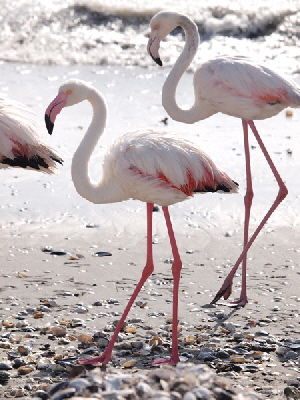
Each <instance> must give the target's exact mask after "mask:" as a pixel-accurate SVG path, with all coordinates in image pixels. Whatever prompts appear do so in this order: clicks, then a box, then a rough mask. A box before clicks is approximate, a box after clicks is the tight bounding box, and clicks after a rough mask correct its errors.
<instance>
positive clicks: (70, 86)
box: [45, 79, 92, 135]
mask: <svg viewBox="0 0 300 400" xmlns="http://www.w3.org/2000/svg"><path fill="white" fill-rule="evenodd" d="M91 88H92V87H91V86H89V85H87V83H86V82H83V81H81V80H79V79H69V80H68V81H66V82H64V83H63V84H62V85H61V86H60V87H59V90H58V95H57V96H56V97H55V99H54V100H53V101H52V102H51V103H50V104H49V106H48V107H47V109H46V112H45V123H46V128H47V130H48V133H49V134H50V135H51V134H52V132H53V128H54V122H55V119H56V117H57V115H58V114H59V113H60V112H61V110H62V109H63V108H64V107H69V106H73V105H74V104H77V103H80V102H81V101H84V100H86V99H87V98H88V94H89V92H90V91H91Z"/></svg>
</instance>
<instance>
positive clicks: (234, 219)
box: [0, 64, 300, 399]
mask: <svg viewBox="0 0 300 400" xmlns="http://www.w3.org/2000/svg"><path fill="white" fill-rule="evenodd" d="M1 69H2V70H3V71H2V72H3V76H5V81H6V85H5V86H4V85H2V88H1V91H2V93H5V94H7V95H8V96H9V97H11V98H14V99H16V100H19V101H22V102H24V103H25V104H27V105H29V106H31V107H32V108H33V109H34V110H35V111H36V112H37V113H38V115H39V116H40V124H41V126H42V128H41V134H42V135H44V136H45V137H46V131H45V128H44V127H43V115H44V110H45V108H46V106H47V105H48V103H49V102H50V101H51V100H52V99H53V97H54V96H55V95H56V92H57V87H58V86H59V84H60V83H61V82H62V81H63V80H64V79H66V78H67V77H78V78H81V79H86V80H88V81H91V82H92V83H93V84H95V86H96V87H98V88H99V89H100V90H101V91H102V92H103V94H104V96H105V97H106V100H107V104H108V107H109V117H108V122H107V130H106V134H105V135H104V136H103V137H102V138H101V141H100V144H99V147H98V148H97V150H96V151H95V155H94V156H93V157H92V160H91V168H90V169H91V175H92V177H93V179H95V180H97V179H98V176H101V160H102V157H103V154H104V153H105V151H106V150H107V148H108V146H109V144H110V143H112V142H113V141H114V140H115V138H117V137H118V136H119V135H121V134H123V133H124V132H126V131H128V130H135V129H139V128H142V127H149V126H150V127H162V128H166V129H171V130H174V131H176V132H181V133H182V134H185V135H186V136H187V137H188V138H189V139H190V140H193V141H195V142H196V143H198V145H199V146H201V148H202V149H203V150H204V151H206V152H207V153H208V154H209V155H210V156H211V157H212V158H213V160H214V161H215V162H216V164H218V166H219V167H221V168H223V169H224V170H225V171H226V172H227V173H229V174H230V175H231V176H232V177H233V178H234V179H235V180H237V181H238V182H239V184H240V193H239V194H236V195H223V194H205V195H199V196H195V197H194V198H193V199H191V200H189V201H186V202H184V203H181V204H177V205H174V206H172V207H171V208H170V212H171V218H172V220H173V222H174V228H175V233H176V238H177V241H178V245H179V249H180V251H181V254H182V259H183V264H184V268H183V271H182V283H181V289H182V292H181V294H180V309H179V316H180V323H181V326H182V332H181V334H180V337H181V339H182V343H183V344H182V349H181V350H182V351H181V353H188V354H191V356H190V358H189V356H187V355H183V356H182V357H183V361H193V362H203V360H201V357H200V358H199V354H200V353H201V348H203V347H205V346H204V345H205V343H207V342H211V341H212V339H218V340H215V341H214V343H217V347H218V348H219V349H222V350H224V349H230V348H232V347H234V346H235V345H236V343H237V342H236V340H235V339H234V335H235V334H236V333H238V332H241V333H242V335H249V337H248V338H247V337H246V336H245V337H244V336H243V338H242V340H244V341H246V340H248V341H250V343H251V346H252V347H251V346H250V345H249V346H250V347H251V349H252V350H253V348H254V347H253V345H254V344H257V343H259V344H260V345H261V346H262V348H261V349H260V350H259V351H261V355H260V356H258V355H257V358H256V359H255V358H254V359H252V360H251V361H250V362H248V361H247V362H246V361H245V362H244V363H241V367H243V368H242V371H238V372H237V371H234V370H227V371H225V370H224V371H222V368H221V367H219V370H218V369H217V368H216V366H215V365H213V364H214V363H212V364H211V365H210V367H211V368H212V369H213V370H218V371H219V373H220V374H221V375H225V376H226V377H227V378H228V379H230V380H231V381H232V382H233V383H234V384H236V385H241V386H243V387H246V386H248V387H250V388H251V389H253V390H256V391H257V392H258V393H262V395H263V397H266V398H274V399H275V398H278V399H279V398H282V393H283V389H284V388H285V387H286V386H288V385H289V384H290V383H291V382H294V384H295V385H297V384H298V383H300V380H299V378H300V372H299V362H300V353H299V352H298V351H297V344H298V339H299V331H300V327H299V321H300V320H299V315H298V309H299V301H300V296H299V288H298V286H299V266H300V247H299V243H300V217H299V187H298V186H299V185H297V184H295V183H296V182H297V179H298V178H297V176H298V175H296V174H298V172H299V163H300V157H299V152H300V150H299V149H300V146H299V145H300V136H299V115H300V114H299V110H294V111H293V117H291V118H287V117H286V115H285V113H284V112H283V113H281V114H280V115H279V116H277V117H274V118H272V119H270V120H267V121H259V122H258V123H257V127H258V129H259V131H260V132H261V133H262V136H263V138H264V140H265V144H266V146H267V148H268V149H269V151H270V154H271V156H272V158H273V159H274V162H275V164H276V166H278V169H279V171H280V173H281V175H282V176H283V178H284V181H285V182H286V184H287V187H288V188H289V195H288V198H287V199H286V200H285V201H284V202H283V204H281V205H280V207H279V209H278V210H277V211H276V213H275V214H274V216H273V217H272V218H271V219H270V221H269V223H268V224H267V226H266V227H265V228H264V230H263V232H262V233H261V234H260V236H259V237H258V239H257V240H256V242H255V243H254V245H253V246H252V248H251V249H250V252H249V272H248V275H249V277H248V288H249V290H248V296H249V304H248V305H247V306H246V307H245V308H244V309H240V310H234V309H232V308H230V307H228V305H226V304H224V302H220V304H219V305H217V306H216V307H213V308H211V307H208V306H207V305H208V304H209V303H210V301H211V300H212V298H213V296H214V294H215V293H216V291H217V290H218V289H219V287H220V285H221V283H222V282H223V279H224V278H225V276H226V274H227V273H228V272H229V270H230V267H231V266H232V265H233V264H234V262H235V260H236V259H237V257H238V256H239V254H240V252H241V243H242V240H243V239H242V227H243V194H244V190H245V173H244V157H243V143H242V127H241V122H240V121H238V120H237V119H234V118H230V117H228V116H225V115H221V114H218V115H215V116H213V117H211V118H209V119H208V120H205V121H202V122H199V123H197V124H195V125H191V126H186V125H183V124H180V123H176V122H174V121H171V120H168V125H167V126H165V125H164V124H163V122H161V120H162V119H163V118H165V117H166V113H165V111H164V110H163V109H162V107H161V105H160V88H161V85H162V82H163V80H164V77H165V75H166V73H167V70H157V69H155V68H153V69H151V70H148V69H137V68H132V69H119V68H104V67H99V68H95V67H80V68H71V67H36V66H30V65H27V66H26V65H25V66H24V65H17V64H3V65H1ZM190 80H191V76H190V75H187V76H186V77H185V79H184V82H183V84H182V85H181V88H180V91H181V92H182V98H184V99H188V98H192V97H191V96H192V88H191V87H190ZM186 103H187V104H188V102H186ZM183 104H184V103H183ZM90 118H91V113H90V109H89V105H88V104H80V105H78V106H76V108H75V107H72V108H70V109H66V110H64V111H63V112H62V114H61V115H60V116H59V119H57V122H56V127H55V130H54V133H53V135H52V137H51V138H48V139H47V140H48V141H49V142H50V143H51V145H52V146H53V147H54V148H56V149H57V150H59V151H60V153H61V155H62V157H63V158H64V160H65V163H64V166H63V167H60V168H59V173H58V174H57V175H55V176H54V175H53V176H50V177H49V176H46V175H41V174H38V173H36V172H33V171H19V170H2V171H1V174H2V182H3V183H2V191H1V200H2V201H1V208H0V218H1V228H2V229H1V230H0V232H1V241H0V251H1V256H2V257H1V259H2V261H1V267H0V270H1V271H0V273H1V282H2V285H1V286H2V290H1V301H2V303H1V311H0V312H1V320H2V321H8V322H10V323H12V325H11V326H9V324H7V325H8V326H5V325H4V326H2V331H1V333H0V334H1V337H2V339H1V340H2V342H3V343H8V345H7V346H8V347H6V346H5V345H3V347H1V346H0V354H1V361H2V362H4V363H6V364H8V365H12V364H13V361H14V358H16V357H15V356H12V355H11V354H9V353H17V352H18V350H17V347H18V346H19V345H20V344H23V345H24V346H27V347H29V348H30V354H29V355H26V356H25V355H24V356H21V357H19V358H21V359H22V360H23V361H24V363H25V365H32V367H33V371H32V372H31V373H29V374H28V375H26V376H25V377H24V376H20V374H19V373H18V370H17V369H16V368H14V369H12V370H10V371H8V372H9V373H10V375H11V379H10V380H9V383H8V385H6V386H3V387H1V388H0V396H2V397H4V396H6V395H7V394H10V395H12V396H13V397H15V395H16V392H14V390H15V389H16V388H18V386H21V387H22V390H23V392H22V393H21V395H22V396H23V397H24V398H25V397H26V396H28V397H31V396H32V394H33V392H34V391H35V390H36V389H38V388H41V387H42V388H44V387H46V386H47V385H48V384H51V383H54V382H55V381H56V380H57V379H61V377H59V376H58V374H55V373H54V372H53V368H52V370H51V369H50V370H49V369H48V370H47V369H42V368H41V369H38V368H37V365H38V363H39V362H40V363H44V364H47V362H49V363H50V364H51V363H54V364H55V362H54V361H53V356H50V355H48V357H45V356H43V357H42V356H41V353H42V350H41V348H42V347H43V345H45V344H50V348H51V349H52V350H53V351H54V350H55V351H56V352H57V353H58V354H64V357H65V356H66V355H68V357H69V358H70V357H71V354H72V355H73V358H74V357H75V361H72V363H73V364H76V358H78V357H80V353H81V352H82V351H83V350H84V349H83V347H86V346H82V347H80V341H79V340H78V335H79V334H81V333H84V334H91V335H92V334H93V333H94V332H97V331H101V330H103V329H104V328H105V327H106V326H107V325H109V324H110V323H112V321H114V320H116V319H118V318H119V313H120V312H121V311H122V309H123V308H124V306H125V303H126V301H127V299H128V298H129V296H130V294H131V293H132V291H133V288H134V286H135V284H136V282H137V281H138V279H139V277H140V274H141V270H142V268H143V266H144V261H145V228H146V226H145V211H146V210H145V209H146V207H145V205H144V204H142V203H141V202H138V201H135V200H130V201H127V202H123V203H116V204H111V205H94V204H91V203H88V202H87V201H86V200H84V199H82V198H80V196H79V195H78V194H77V193H76V191H75V189H74V187H73V184H72V181H71V177H70V162H71V157H72V154H73V152H74V150H75V148H76V147H77V144H78V143H79V140H80V137H81V136H82V134H83V132H84V131H85V129H86V127H87V124H88V122H89V120H90ZM251 144H252V145H253V146H252V150H251V156H252V160H253V170H254V171H255V175H254V177H253V178H254V190H255V198H254V201H253V213H252V219H251V229H252V230H253V229H254V228H255V227H256V226H257V224H258V223H259V221H260V219H261V218H262V217H263V215H264V213H265V212H266V210H267V208H268V207H269V206H270V205H271V203H272V201H273V199H274V198H275V197H276V192H277V186H276V183H275V181H274V179H273V178H272V176H271V174H270V173H269V170H268V166H267V165H266V163H265V161H264V160H263V157H262V156H261V154H260V151H259V149H258V147H257V145H256V143H255V142H254V139H253V140H252V141H251ZM97 174H98V175H97ZM154 235H155V236H154V238H155V242H156V243H155V246H154V257H155V267H156V270H155V274H154V275H153V279H151V280H149V282H147V285H145V288H144V290H143V292H142V293H141V295H140V297H139V298H138V300H139V301H141V302H142V303H143V304H146V306H145V307H143V308H141V307H140V306H139V304H137V305H135V307H134V308H133V309H132V311H131V313H130V316H129V319H132V318H136V319H137V318H141V321H140V322H138V323H135V324H136V325H137V333H136V334H124V338H123V339H124V342H127V341H138V340H142V341H144V342H147V341H149V337H151V335H153V334H154V333H157V334H158V335H161V336H162V337H164V338H165V340H166V343H167V345H166V348H167V349H168V340H169V338H168V334H167V333H166V326H168V318H170V317H171V295H172V280H171V271H170V267H171V264H170V262H169V261H170V259H171V250H170V247H169V243H168V239H167V234H166V229H165V226H164V221H163V215H162V212H161V211H159V212H157V213H154ZM43 250H53V251H55V252H57V251H58V252H62V253H63V254H61V255H53V254H50V252H49V251H46V252H45V251H43ZM100 251H102V252H109V253H111V254H112V255H111V256H105V257H101V258H99V257H95V256H94V254H95V253H96V252H100ZM239 286H240V276H237V277H236V279H235V281H234V292H233V295H232V297H233V298H234V297H235V296H236V297H238V295H239ZM112 298H113V299H115V301H113V302H111V303H110V302H109V299H112ZM50 299H52V300H54V301H55V305H53V307H52V306H49V305H46V306H45V301H49V300H50ZM96 301H99V302H100V303H101V304H102V305H100V306H95V305H94V304H95V302H96ZM100 303H99V304H100ZM74 318H75V319H76V318H77V319H79V320H81V321H82V322H81V323H79V322H78V323H76V324H73V325H74V326H73V327H71V325H72V324H71V323H70V321H72V320H73V319H74ZM24 320H25V321H27V322H24ZM66 321H67V322H66ZM68 321H69V322H68ZM23 322H24V325H23ZM60 323H65V324H64V325H63V326H65V327H66V328H67V330H68V334H67V336H66V337H65V339H66V340H65V343H60V342H59V341H60V340H61V339H59V338H54V339H53V338H52V339H53V340H52V339H49V335H48V334H49V327H52V326H54V325H58V324H60ZM228 323H231V324H235V325H234V331H230V330H228V329H227V328H228ZM26 324H27V325H26ZM133 324H134V323H133ZM226 324H227V325H226ZM145 325H148V328H149V329H148V330H147V329H145ZM26 326H27V327H32V332H31V333H32V335H33V337H30V334H28V332H27V335H28V336H29V337H27V338H26V337H25V336H26V329H25V330H24V328H25V327H26ZM230 326H231V327H232V325H230ZM201 327H202V328H201ZM226 327H227V328H226ZM232 329H233V328H232ZM226 330H227V331H228V332H227V333H226ZM199 332H200V333H201V334H203V335H204V334H207V337H208V338H210V339H208V338H207V337H206V338H205V340H204V339H203V337H202V339H203V340H202V339H201V337H199V336H197V335H199ZM259 332H260V333H259ZM108 335H109V332H108ZM188 336H195V337H197V338H198V339H197V340H198V342H196V343H190V344H188V343H186V341H185V339H184V338H186V337H188ZM13 338H17V339H20V343H16V342H14V340H13ZM72 338H73V339H72ZM264 344H265V345H268V346H271V345H274V346H273V348H272V349H269V350H268V351H265V350H266V349H264V348H263V345H264ZM289 345H290V346H294V347H291V348H289ZM78 346H79V347H78ZM280 347H285V348H286V349H287V351H291V350H292V351H294V353H295V355H292V354H291V355H290V356H286V352H287V351H286V352H284V351H283V350H282V351H283V353H282V354H281V353H280V351H279V352H278V349H279V348H280ZM215 350H216V349H215ZM253 351H254V350H253ZM256 351H258V350H256ZM167 354H168V351H167ZM128 358H129V359H132V358H135V360H136V361H137V363H136V364H135V365H134V366H133V367H132V369H131V370H130V371H131V372H132V373H136V371H139V370H141V369H147V368H149V364H150V362H151V359H153V354H152V353H151V354H148V355H145V357H144V358H143V357H141V356H139V357H132V356H131V355H127V356H122V355H120V349H118V348H117V349H116V353H115V359H114V365H115V366H114V367H113V368H116V369H120V368H121V366H122V365H123V364H124V362H125V361H126V359H128ZM72 363H71V364H72ZM222 363H223V364H224V365H225V364H226V363H227V364H228V360H223V361H222ZM250 364H251V365H252V366H253V369H252V370H251V371H250V369H249V368H248V370H247V367H248V365H250ZM61 372H62V374H63V373H66V372H67V371H61ZM63 376H64V375H63ZM26 382H27V383H26ZM26 384H27V385H29V386H30V387H31V389H29V388H28V389H26V388H25V389H24V385H26ZM22 396H21V397H22Z"/></svg>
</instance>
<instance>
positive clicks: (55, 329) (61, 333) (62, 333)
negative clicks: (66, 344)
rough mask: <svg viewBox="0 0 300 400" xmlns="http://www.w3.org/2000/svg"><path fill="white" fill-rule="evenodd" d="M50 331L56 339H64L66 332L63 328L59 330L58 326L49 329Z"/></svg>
mask: <svg viewBox="0 0 300 400" xmlns="http://www.w3.org/2000/svg"><path fill="white" fill-rule="evenodd" d="M50 331H51V332H52V334H53V335H54V336H56V337H64V336H66V334H67V330H66V329H64V328H61V327H60V326H52V327H51V328H50Z"/></svg>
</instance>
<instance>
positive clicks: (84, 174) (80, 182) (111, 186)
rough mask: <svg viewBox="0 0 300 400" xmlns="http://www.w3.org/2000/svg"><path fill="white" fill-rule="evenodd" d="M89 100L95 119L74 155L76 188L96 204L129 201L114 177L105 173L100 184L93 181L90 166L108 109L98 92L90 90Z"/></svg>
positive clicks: (73, 169)
mask: <svg viewBox="0 0 300 400" xmlns="http://www.w3.org/2000/svg"><path fill="white" fill-rule="evenodd" d="M87 100H88V101H89V102H90V103H91V105H92V107H93V118H92V121H91V123H90V125H89V127H88V130H87V132H86V134H85V135H84V137H83V139H82V141H81V142H80V144H79V146H78V148H77V150H76V151H75V153H74V156H73V159H72V166H71V174H72V179H73V183H74V186H75V188H76V190H77V192H78V194H80V196H82V197H84V198H85V199H87V200H88V201H91V202H92V203H95V204H102V203H113V202H118V201H122V200H125V199H127V198H128V197H126V196H125V194H124V192H123V190H122V188H121V187H120V185H119V183H118V181H117V179H116V178H115V177H113V176H111V177H109V179H105V173H104V172H105V171H103V178H102V180H101V181H100V182H98V183H94V182H92V181H91V179H90V176H89V171H88V164H89V160H90V157H91V154H92V153H93V150H94V148H95V146H96V144H97V142H98V140H99V138H100V136H101V135H102V133H103V131H104V128H105V125H106V118H107V108H106V104H105V101H104V99H103V97H102V96H101V94H100V93H99V92H97V91H96V90H92V89H91V90H90V92H89V95H88V98H87Z"/></svg>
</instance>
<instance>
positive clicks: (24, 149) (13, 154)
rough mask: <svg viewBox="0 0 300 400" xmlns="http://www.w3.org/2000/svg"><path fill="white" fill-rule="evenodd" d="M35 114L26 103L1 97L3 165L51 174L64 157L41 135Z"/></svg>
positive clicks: (0, 150)
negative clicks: (44, 140)
mask: <svg viewBox="0 0 300 400" xmlns="http://www.w3.org/2000/svg"><path fill="white" fill-rule="evenodd" d="M35 118H36V115H35V114H34V113H33V111H31V110H30V108H28V107H27V106H25V105H24V104H21V103H19V102H16V101H13V100H8V99H4V98H0V168H9V167H18V168H24V169H32V170H37V171H41V172H46V173H48V174H52V173H53V172H54V170H55V167H56V163H59V164H62V159H61V158H60V157H59V156H58V154H56V152H55V151H54V150H53V149H51V147H50V146H48V145H47V144H46V143H44V142H43V140H42V138H41V137H40V136H39V134H38V127H37V125H36V122H35Z"/></svg>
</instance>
